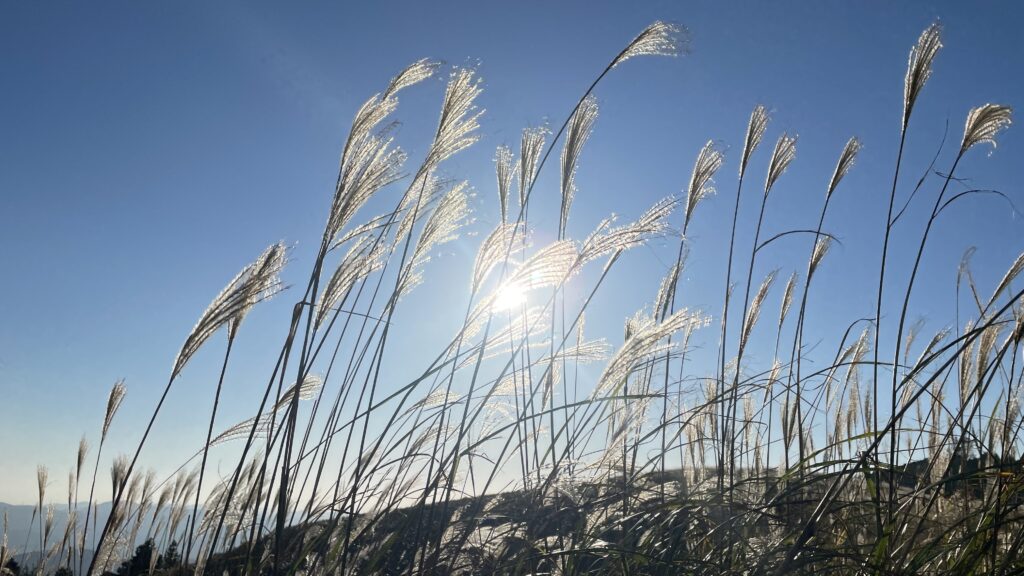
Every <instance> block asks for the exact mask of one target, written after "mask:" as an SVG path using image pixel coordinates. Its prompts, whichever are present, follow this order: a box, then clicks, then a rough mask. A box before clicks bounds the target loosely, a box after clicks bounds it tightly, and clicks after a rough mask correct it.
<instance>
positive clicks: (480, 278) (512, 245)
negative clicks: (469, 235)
mask: <svg viewBox="0 0 1024 576" xmlns="http://www.w3.org/2000/svg"><path fill="white" fill-rule="evenodd" d="M517 230H518V225H516V224H515V223H504V221H503V223H502V224H499V225H498V226H496V227H495V228H494V230H492V231H491V233H490V234H488V235H487V237H486V238H484V240H483V242H481V243H480V248H479V250H478V251H477V255H476V260H475V261H474V262H473V282H472V284H471V285H470V291H471V292H476V291H477V290H479V289H480V286H481V284H483V282H484V280H486V278H487V276H488V274H490V272H491V270H493V269H494V267H495V266H497V265H498V264H499V263H500V262H501V260H502V258H503V257H504V256H505V254H506V253H507V252H508V251H509V250H511V251H512V252H513V253H514V252H515V251H516V250H517V248H521V247H522V244H521V243H518V242H514V241H513V240H514V237H515V235H516V231H517Z"/></svg>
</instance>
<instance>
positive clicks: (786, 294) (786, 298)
mask: <svg viewBox="0 0 1024 576" xmlns="http://www.w3.org/2000/svg"><path fill="white" fill-rule="evenodd" d="M799 277H800V275H799V274H797V272H796V271H795V270H794V271H793V273H792V274H790V275H789V280H788V281H787V282H786V288H785V289H784V290H783V291H782V307H781V308H780V309H779V327H781V326H782V324H783V323H784V322H785V321H786V316H787V315H788V314H789V308H790V307H791V306H792V305H793V292H794V290H795V289H796V281H797V279H798V278H799Z"/></svg>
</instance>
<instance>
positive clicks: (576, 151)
mask: <svg viewBox="0 0 1024 576" xmlns="http://www.w3.org/2000/svg"><path fill="white" fill-rule="evenodd" d="M595 120H597V98H595V97H593V96H587V97H586V98H584V99H583V101H582V102H580V105H579V107H578V108H577V109H576V112H575V113H574V114H573V115H572V118H570V119H569V125H568V129H567V130H566V133H565V146H564V147H563V148H562V166H561V167H562V206H561V211H560V219H559V221H558V235H559V237H563V236H565V227H566V224H567V223H568V222H569V208H570V207H571V206H572V201H573V198H574V197H575V195H576V165H577V163H578V162H579V157H580V151H581V150H583V145H584V144H586V143H587V139H588V138H590V133H591V131H592V130H593V126H594V121H595Z"/></svg>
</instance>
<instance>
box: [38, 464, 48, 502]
mask: <svg viewBox="0 0 1024 576" xmlns="http://www.w3.org/2000/svg"><path fill="white" fill-rule="evenodd" d="M49 479H50V470H49V469H48V468H47V467H46V466H43V465H39V466H36V487H37V489H38V491H39V510H40V511H41V510H42V509H43V500H44V499H45V498H46V484H47V482H49Z"/></svg>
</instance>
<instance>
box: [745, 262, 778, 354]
mask: <svg viewBox="0 0 1024 576" xmlns="http://www.w3.org/2000/svg"><path fill="white" fill-rule="evenodd" d="M775 274H776V271H774V270H773V271H771V272H769V273H768V276H766V277H765V279H764V280H763V281H762V282H761V286H760V287H758V289H757V294H755V295H754V299H753V300H752V301H751V303H750V310H748V311H747V317H746V319H744V321H743V330H742V332H741V334H740V348H739V349H740V350H743V349H744V348H746V346H747V341H748V340H749V338H750V333H751V332H753V330H754V325H755V324H757V319H758V318H759V317H760V316H761V305H762V304H764V299H765V297H766V296H767V295H768V290H770V289H771V287H772V284H773V283H774V282H775Z"/></svg>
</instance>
